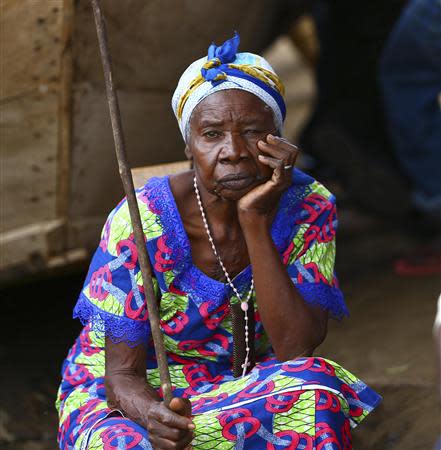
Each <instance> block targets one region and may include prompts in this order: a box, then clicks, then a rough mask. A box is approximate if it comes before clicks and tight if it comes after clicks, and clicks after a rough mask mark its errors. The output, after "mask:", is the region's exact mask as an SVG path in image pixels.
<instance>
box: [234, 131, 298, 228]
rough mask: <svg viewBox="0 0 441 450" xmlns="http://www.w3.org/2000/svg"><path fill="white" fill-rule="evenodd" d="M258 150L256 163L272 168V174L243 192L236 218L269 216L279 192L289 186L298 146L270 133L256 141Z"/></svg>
mask: <svg viewBox="0 0 441 450" xmlns="http://www.w3.org/2000/svg"><path fill="white" fill-rule="evenodd" d="M257 148H258V149H259V150H260V152H262V153H264V154H260V155H259V156H258V158H259V163H261V164H263V165H265V166H268V167H269V168H271V169H272V175H271V177H270V178H269V180H267V181H266V182H264V183H263V184H260V185H258V186H256V187H255V188H254V189H252V190H251V191H250V192H248V193H247V194H245V195H244V196H243V197H242V198H241V199H240V200H239V201H238V204H237V209H238V214H239V219H240V220H241V222H245V221H247V220H248V219H250V220H251V221H254V220H256V219H259V218H268V217H269V216H270V214H271V212H272V211H273V210H274V208H275V207H276V206H277V202H278V201H279V198H280V196H281V194H282V193H283V192H284V191H285V190H286V189H287V188H288V187H289V186H290V185H291V175H292V167H293V166H294V164H295V162H296V159H297V155H298V152H299V150H298V148H297V147H296V146H295V145H293V144H291V143H290V142H288V141H287V140H286V139H283V138H280V137H276V136H273V135H271V134H269V135H268V136H267V138H266V142H265V141H263V140H260V141H258V142H257Z"/></svg>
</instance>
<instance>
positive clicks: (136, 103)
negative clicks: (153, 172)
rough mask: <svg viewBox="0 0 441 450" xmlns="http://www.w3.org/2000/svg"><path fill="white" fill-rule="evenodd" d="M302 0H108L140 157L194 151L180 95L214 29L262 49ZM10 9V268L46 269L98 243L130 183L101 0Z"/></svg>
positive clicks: (6, 2) (0, 227)
mask: <svg viewBox="0 0 441 450" xmlns="http://www.w3.org/2000/svg"><path fill="white" fill-rule="evenodd" d="M297 3H301V2H299V1H298V2H297ZM295 4H296V2H290V1H288V0H256V1H254V2H249V1H248V0H224V1H223V2H219V1H214V0H182V1H175V0H149V1H146V0H124V1H120V0H102V5H103V10H104V13H105V16H106V19H107V25H108V32H109V38H110V47H111V52H112V56H113V63H114V68H115V75H116V80H117V85H118V93H119V99H120V106H121V111H122V115H123V124H124V131H125V135H126V141H127V148H128V153H129V159H130V162H131V165H132V167H137V166H145V165H150V164H157V163H166V162H171V161H176V160H182V159H184V153H183V148H184V145H183V141H182V138H181V136H180V134H179V130H178V127H177V124H176V122H175V118H174V116H173V112H172V110H171V106H170V101H171V96H172V93H173V90H174V88H175V85H176V83H177V81H178V78H179V76H180V74H181V73H182V71H183V70H184V69H185V68H186V67H187V66H188V64H189V63H190V62H192V61H193V60H195V59H196V58H199V57H201V56H203V55H205V54H206V51H207V47H208V45H209V44H210V42H211V41H212V40H213V38H215V39H216V42H218V43H221V42H222V41H223V40H224V39H226V38H228V37H230V36H232V34H233V31H234V30H238V31H240V33H241V37H242V43H241V49H243V50H245V49H246V50H248V51H261V50H262V49H263V48H264V47H265V46H266V45H267V44H268V43H269V42H270V41H271V39H272V38H273V37H274V35H275V30H276V29H278V25H280V23H281V22H282V21H284V20H285V21H286V20H287V18H288V17H289V15H292V14H295V8H293V5H295ZM0 20H1V22H0V27H1V42H0V45H1V61H0V63H1V67H2V82H1V93H0V102H1V122H0V125H1V140H2V141H1V147H2V156H1V192H2V194H1V217H2V220H1V224H0V246H1V247H2V250H3V251H2V255H3V256H2V259H1V260H0V268H5V267H12V266H15V265H17V264H21V265H23V264H24V265H27V268H28V269H29V270H34V269H35V270H39V269H41V268H43V269H44V267H45V266H48V265H50V264H51V261H52V262H53V261H57V262H56V263H54V264H64V263H65V262H66V261H68V260H69V257H70V256H69V255H72V254H73V255H77V256H78V253H75V252H77V251H78V249H84V250H86V251H90V250H92V249H93V248H94V247H95V246H96V243H97V239H98V236H99V232H100V230H101V227H102V224H103V222H104V220H105V218H106V216H107V214H108V212H109V211H110V210H111V208H112V207H113V206H114V205H115V204H116V202H118V201H119V200H120V198H121V197H122V188H121V183H120V181H119V177H118V171H117V166H116V161H115V156H114V150H113V139H112V132H111V128H110V121H109V116H108V111H107V104H106V99H105V93H104V82H103V76H102V68H101V62H100V59H99V53H98V48H97V39H96V34H95V28H94V23H93V17H92V12H91V7H90V1H89V0H75V1H74V0H21V1H19V2H18V1H16V0H2V15H1V19H0ZM69 252H70V253H69ZM72 252H73V253H72ZM83 254H84V252H83ZM5 255H7V256H6V257H5ZM60 255H61V256H62V258H61V260H60ZM63 255H64V256H65V257H66V258H65V262H63V257H64V256H63ZM77 256H74V258H76V257H77Z"/></svg>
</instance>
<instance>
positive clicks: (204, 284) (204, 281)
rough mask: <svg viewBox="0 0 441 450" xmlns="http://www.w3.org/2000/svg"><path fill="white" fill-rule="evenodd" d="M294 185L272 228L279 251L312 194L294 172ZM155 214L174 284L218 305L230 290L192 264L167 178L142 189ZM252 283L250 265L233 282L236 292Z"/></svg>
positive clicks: (303, 176) (304, 179)
mask: <svg viewBox="0 0 441 450" xmlns="http://www.w3.org/2000/svg"><path fill="white" fill-rule="evenodd" d="M292 180H293V184H292V185H291V187H290V188H289V189H288V190H287V191H286V192H285V193H284V194H283V195H282V198H281V199H280V204H279V210H278V212H277V214H276V217H275V219H274V221H273V224H272V227H271V234H272V237H273V241H274V243H275V245H276V247H277V249H278V251H279V252H280V254H282V253H283V251H284V250H285V249H286V248H287V246H288V245H289V243H290V241H291V240H292V238H293V236H294V235H295V233H296V232H297V230H298V226H297V225H294V226H293V223H295V222H296V219H297V216H298V214H299V212H300V211H301V208H300V205H301V203H302V202H303V200H304V199H305V197H306V196H307V195H308V194H309V193H310V192H311V188H310V184H311V183H312V182H313V181H314V180H313V178H311V177H310V176H309V175H306V174H304V173H303V172H301V171H299V170H297V169H294V170H293V174H292ZM144 190H145V196H146V197H147V198H148V200H149V202H150V204H151V205H152V208H153V210H154V212H156V213H157V214H158V216H159V217H158V219H159V222H160V225H161V227H162V228H163V230H164V235H165V236H167V241H166V243H167V246H169V247H170V248H171V250H172V254H171V257H172V259H173V260H174V261H175V266H174V267H173V269H172V270H173V273H174V275H175V279H174V280H173V282H174V285H175V286H176V287H178V288H179V289H182V290H183V291H185V292H188V293H192V294H195V293H196V291H197V294H196V295H197V296H198V297H200V298H201V299H203V300H207V299H212V300H213V306H214V307H216V305H219V303H220V302H222V300H223V299H224V298H225V296H226V295H231V289H230V287H229V286H228V285H227V284H225V283H222V282H220V281H217V280H214V279H212V278H210V277H209V276H207V275H206V274H204V273H203V272H202V271H200V270H199V269H198V268H197V267H196V266H194V265H193V259H192V254H191V246H190V241H189V239H188V236H187V233H186V232H185V228H184V224H183V223H182V219H181V216H180V215H179V210H178V207H177V205H176V202H175V199H174V197H173V193H172V191H171V187H170V182H169V177H161V178H157V177H155V178H151V179H150V180H149V181H148V182H147V184H146V185H145V186H144ZM250 280H251V266H248V267H247V268H245V269H244V270H243V271H242V272H241V273H240V274H238V275H237V276H236V278H235V279H234V280H233V282H234V284H235V286H236V287H237V288H238V290H239V292H241V291H242V290H243V291H247V290H248V289H249V283H250Z"/></svg>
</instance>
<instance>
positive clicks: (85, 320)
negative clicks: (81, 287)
mask: <svg viewBox="0 0 441 450" xmlns="http://www.w3.org/2000/svg"><path fill="white" fill-rule="evenodd" d="M73 318H74V319H80V321H81V323H82V324H83V325H88V324H90V326H91V330H92V331H94V332H95V333H96V334H97V336H98V337H99V338H103V339H104V338H105V337H106V336H107V337H109V338H110V339H111V341H112V342H113V343H114V344H118V343H120V342H125V343H126V344H127V345H128V346H129V347H135V346H136V345H138V344H140V343H146V342H147V340H148V338H149V336H150V324H149V322H148V321H145V322H144V321H142V322H141V321H139V320H133V319H129V318H127V317H122V316H117V315H115V314H112V313H108V312H105V311H103V310H102V309H99V308H98V307H97V306H95V305H94V304H92V303H91V302H90V301H89V300H88V299H87V298H86V297H84V295H82V294H81V296H80V298H79V299H78V301H77V304H76V305H75V308H74V311H73Z"/></svg>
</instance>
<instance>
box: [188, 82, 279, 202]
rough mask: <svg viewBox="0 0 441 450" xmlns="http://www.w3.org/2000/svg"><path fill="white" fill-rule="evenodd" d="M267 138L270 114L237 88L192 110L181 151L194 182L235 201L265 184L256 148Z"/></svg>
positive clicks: (267, 175) (271, 129)
mask: <svg viewBox="0 0 441 450" xmlns="http://www.w3.org/2000/svg"><path fill="white" fill-rule="evenodd" d="M268 133H271V134H274V135H275V134H277V130H276V128H275V125H274V119H273V113H272V110H271V108H269V107H268V106H267V105H265V103H263V102H262V101H261V100H260V99H259V98H258V97H256V96H255V95H253V94H250V93H249V92H246V91H243V90H238V89H231V90H225V91H218V92H215V93H214V94H211V95H209V96H208V97H207V98H205V99H204V100H203V101H201V103H199V105H198V106H197V107H196V108H195V110H194V111H193V114H192V116H191V120H190V136H189V140H188V142H187V148H186V154H187V157H188V158H190V159H192V160H193V164H194V169H195V172H196V176H197V179H198V183H199V184H202V185H203V187H204V188H205V189H206V190H208V191H209V192H210V193H212V194H215V195H217V196H220V197H222V198H225V199H228V200H238V199H239V198H241V197H242V196H243V195H245V194H246V193H247V192H249V191H250V190H251V189H253V188H254V187H255V186H257V185H258V184H261V183H263V182H264V181H266V180H268V179H269V178H270V177H271V175H272V169H271V168H269V167H268V166H265V165H263V164H261V163H260V162H259V160H258V155H259V154H261V152H260V150H259V149H258V148H257V142H258V141H259V140H265V138H266V136H267V134H268Z"/></svg>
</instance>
